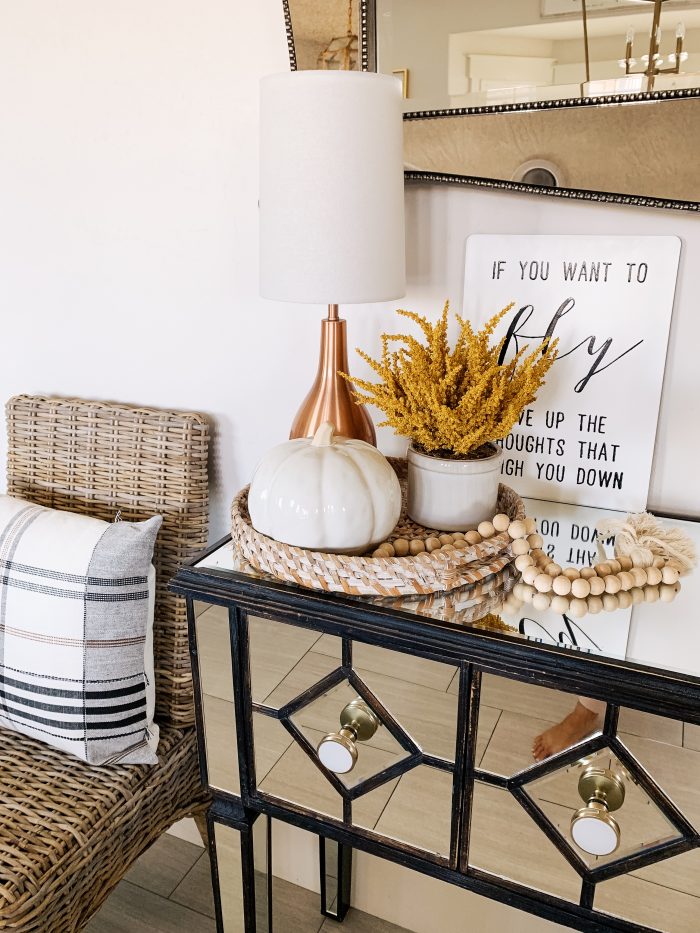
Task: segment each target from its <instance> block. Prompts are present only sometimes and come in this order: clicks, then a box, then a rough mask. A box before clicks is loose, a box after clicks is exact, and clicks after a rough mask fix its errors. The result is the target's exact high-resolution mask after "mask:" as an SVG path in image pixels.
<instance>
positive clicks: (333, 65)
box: [288, 0, 361, 71]
mask: <svg viewBox="0 0 700 933" xmlns="http://www.w3.org/2000/svg"><path fill="white" fill-rule="evenodd" d="M359 6H360V0H288V8H289V16H290V19H291V23H292V32H293V34H294V49H295V52H296V65H297V68H298V69H299V70H300V71H308V70H310V69H321V70H328V71H338V70H344V71H355V70H358V69H359V67H360V61H361V55H360V52H359V49H360V41H359V31H360V29H359Z"/></svg>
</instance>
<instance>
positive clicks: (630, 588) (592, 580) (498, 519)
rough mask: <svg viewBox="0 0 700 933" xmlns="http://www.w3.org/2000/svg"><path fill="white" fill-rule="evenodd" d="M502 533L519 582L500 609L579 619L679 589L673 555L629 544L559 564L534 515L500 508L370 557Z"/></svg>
mask: <svg viewBox="0 0 700 933" xmlns="http://www.w3.org/2000/svg"><path fill="white" fill-rule="evenodd" d="M505 531H507V532H508V535H509V537H510V539H511V545H510V549H511V551H512V553H513V556H514V558H515V561H514V563H515V567H516V569H517V570H518V571H519V572H520V573H521V581H520V582H518V583H516V584H515V586H514V587H513V590H512V591H511V592H510V593H509V594H508V596H507V598H506V600H505V602H504V605H503V608H504V610H505V611H506V612H518V611H519V610H520V609H521V608H522V606H523V604H524V603H532V605H533V606H534V608H535V609H539V610H545V609H551V610H552V611H554V612H557V613H559V614H562V615H563V614H568V615H570V616H571V618H573V619H581V618H583V616H585V615H586V614H587V613H591V614H592V615H596V614H598V613H599V612H614V610H616V609H627V608H629V607H630V606H633V605H639V603H643V602H647V603H654V602H656V601H661V602H671V601H672V600H673V599H675V598H676V596H677V594H678V592H679V590H680V587H681V585H680V582H679V580H680V576H681V572H682V571H683V569H684V568H683V564H682V563H681V562H680V561H677V560H674V559H668V560H666V559H664V558H663V557H660V556H653V555H651V558H650V553H651V552H649V551H648V550H647V549H645V548H633V549H632V550H631V551H630V553H629V554H628V555H622V556H619V557H615V558H613V559H611V560H605V561H602V562H601V563H598V564H596V565H595V566H594V567H582V568H580V569H579V568H578V567H564V568H562V567H560V566H559V564H557V563H555V562H554V561H553V560H552V559H551V557H550V556H549V555H548V554H546V553H545V551H544V550H543V549H542V546H543V543H544V542H543V540H542V536H541V535H539V534H538V533H537V524H536V522H535V520H534V519H533V518H525V519H518V520H517V521H511V520H510V519H509V518H508V516H507V515H506V514H505V513H503V512H499V513H498V515H494V517H493V519H492V520H491V521H483V522H481V523H480V524H479V526H478V529H477V530H472V531H466V532H462V531H455V532H452V533H450V534H441V535H438V536H432V537H430V538H426V539H425V540H424V539H423V538H411V539H408V538H397V539H396V540H395V541H393V543H389V542H388V541H385V542H384V543H383V544H380V545H379V547H378V548H377V549H376V550H375V551H374V552H373V554H372V556H373V557H394V556H396V557H407V556H409V555H410V556H412V557H415V558H417V559H421V555H425V557H426V558H427V555H428V554H431V553H433V552H434V551H439V550H441V551H445V552H447V551H456V550H457V551H458V550H462V549H464V548H467V547H472V546H473V545H475V544H480V543H481V542H482V541H485V540H488V539H489V538H492V537H493V536H494V535H496V534H501V533H503V532H505Z"/></svg>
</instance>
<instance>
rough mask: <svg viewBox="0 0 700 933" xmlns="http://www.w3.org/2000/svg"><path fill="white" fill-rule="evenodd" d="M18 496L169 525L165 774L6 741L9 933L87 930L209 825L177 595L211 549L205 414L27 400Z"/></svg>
mask: <svg viewBox="0 0 700 933" xmlns="http://www.w3.org/2000/svg"><path fill="white" fill-rule="evenodd" d="M6 412H7V428H8V472H7V485H8V493H10V494H11V495H14V496H19V497H21V498H25V499H30V500H32V501H34V502H37V503H40V504H41V505H46V506H51V507H55V508H60V509H66V510H69V511H71V512H83V513H88V514H90V515H94V516H96V517H98V518H102V519H106V520H112V519H113V518H114V517H115V513H116V512H117V510H121V514H122V517H123V518H124V519H126V520H129V519H140V518H144V517H147V516H150V515H153V514H155V513H159V514H161V515H162V516H163V519H164V521H163V527H162V529H161V531H160V534H159V537H158V543H157V546H156V553H155V556H154V563H155V566H156V571H157V599H156V617H155V639H154V640H155V666H156V696H157V711H156V719H157V721H158V723H159V725H160V729H161V739H160V745H159V750H158V758H159V763H158V765H155V766H152V767H144V766H125V765H122V766H112V767H94V766H90V765H87V764H84V763H82V762H81V761H79V760H77V759H74V758H72V757H70V756H68V755H66V754H64V753H62V752H58V751H55V750H54V749H52V748H49V747H48V746H46V745H43V744H41V743H39V742H36V741H34V740H32V739H30V738H26V737H24V736H21V735H19V734H17V733H15V732H11V731H8V730H4V729H0V742H1V744H0V930H18V931H23V933H25V931H26V933H29V931H32V933H34V931H36V933H71V931H75V930H80V929H81V928H82V927H83V926H84V925H85V923H86V922H87V921H88V919H89V918H90V916H91V915H92V914H93V913H94V912H95V911H96V910H97V908H98V907H99V906H100V904H101V903H102V902H103V901H104V899H105V898H106V897H107V895H108V894H109V893H110V891H111V890H112V889H113V888H114V887H115V885H116V884H117V883H118V881H119V880H120V879H121V878H122V877H123V875H124V873H125V872H126V871H127V869H128V868H129V866H130V865H131V864H132V863H133V862H134V860H135V859H136V858H137V857H138V856H139V855H140V854H141V853H142V852H143V851H144V850H145V849H147V848H148V846H150V845H151V843H152V842H154V841H155V840H156V839H157V838H158V837H159V836H160V835H161V834H162V833H163V832H164V831H165V830H166V829H167V828H168V827H169V826H171V825H172V824H173V823H174V822H176V821H177V820H179V819H181V818H183V817H186V816H195V817H198V816H201V814H202V813H203V811H204V810H205V809H206V805H207V801H206V798H205V796H204V794H203V791H202V790H201V787H200V782H199V771H198V767H197V752H196V741H195V730H194V704H193V694H192V678H191V673H190V666H189V652H188V641H187V620H186V610H185V606H184V604H183V602H182V600H180V599H179V598H177V597H175V596H174V595H173V594H171V593H169V592H168V589H167V587H168V581H169V580H170V579H171V577H172V576H173V574H174V572H175V570H176V569H177V567H178V565H179V564H180V563H182V561H184V560H186V559H187V558H189V557H190V556H191V555H192V554H193V553H195V552H196V551H198V550H200V549H201V548H202V547H203V546H204V545H205V544H206V535H207V520H208V487H207V451H208V441H209V431H208V425H207V423H206V421H205V420H204V418H202V417H201V416H200V415H196V414H183V413H178V412H169V411H153V410H146V409H137V408H131V407H128V406H124V405H111V404H109V405H107V404H101V403H98V402H87V401H80V400H75V399H47V398H34V397H28V396H19V397H16V398H13V399H11V400H10V401H9V402H8V404H7V409H6Z"/></svg>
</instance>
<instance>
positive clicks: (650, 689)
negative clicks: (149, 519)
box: [171, 539, 700, 933]
mask: <svg viewBox="0 0 700 933" xmlns="http://www.w3.org/2000/svg"><path fill="white" fill-rule="evenodd" d="M226 540H227V539H224V540H223V541H220V542H218V543H217V544H216V545H214V546H213V547H212V548H210V549H209V551H207V552H205V554H202V555H199V557H198V558H196V559H195V560H194V561H192V562H191V563H190V564H188V565H187V566H185V567H184V568H183V569H182V570H181V571H180V572H179V573H178V575H177V577H176V578H175V580H174V581H173V582H172V584H171V588H172V589H173V590H174V591H175V592H177V593H179V594H181V595H183V596H186V597H187V605H188V618H189V629H190V649H191V655H192V666H193V675H194V684H195V701H196V713H197V732H198V742H199V760H200V769H201V775H202V782H203V784H204V785H205V786H206V787H208V788H209V790H210V792H211V794H212V799H213V803H212V806H211V807H210V810H209V813H208V824H209V845H210V854H211V862H212V879H213V884H214V899H215V906H216V919H217V926H218V929H219V930H220V931H223V929H224V927H223V918H222V912H221V898H220V891H219V873H218V867H217V858H216V845H215V834H214V824H216V823H221V824H223V825H225V826H229V827H231V828H232V829H235V830H237V831H238V832H239V833H240V839H241V857H242V877H243V904H244V915H245V933H260V931H259V928H257V927H256V905H255V884H254V866H253V835H252V829H253V823H254V822H255V820H256V819H257V817H258V816H259V815H261V814H263V815H266V816H267V817H268V828H267V833H268V886H267V899H268V917H269V920H268V929H269V930H272V920H273V918H272V888H271V885H272V878H271V871H270V865H269V859H270V844H269V843H270V823H269V820H270V819H278V820H282V821H284V822H287V823H290V824H292V825H294V826H297V827H300V828H302V829H304V830H308V831H310V832H312V833H315V834H317V835H318V836H319V839H320V840H324V839H331V840H335V841H336V842H337V843H339V844H340V847H339V856H338V858H339V869H340V873H339V875H338V877H339V897H338V901H339V903H338V907H337V912H338V915H339V917H338V919H342V917H343V915H344V912H345V910H346V909H347V904H348V902H349V883H350V868H349V857H348V851H349V847H352V848H355V849H358V850H363V851H366V852H369V853H371V854H372V855H375V856H378V857H380V858H385V859H387V860H389V861H392V862H396V863H398V864H401V865H404V866H406V867H408V868H411V869H413V870H415V871H418V872H421V873H422V874H426V875H430V876H432V877H434V878H439V879H441V880H444V881H447V882H449V883H451V884H454V885H457V886H459V887H462V888H466V889H468V890H471V891H474V892H476V893H477V894H481V895H484V896H486V897H489V898H492V899H494V900H497V901H500V902H502V903H506V904H508V905H510V906H512V907H516V908H518V909H521V910H525V911H528V912H530V913H533V914H537V915H539V916H541V917H544V918H546V919H548V920H551V921H554V922H558V923H561V924H564V925H567V926H569V927H572V928H574V929H579V930H585V931H588V930H591V931H604V930H619V931H621V933H649V931H650V930H651V928H649V927H645V926H641V925H639V924H637V923H635V922H632V921H628V920H623V919H619V918H617V917H613V916H610V915H609V914H605V913H602V912H599V911H596V909H595V887H596V884H597V883H599V882H601V881H606V880H609V879H611V878H615V877H618V876H620V875H623V874H626V873H627V872H630V871H633V870H637V869H640V868H642V867H644V866H647V865H650V864H653V863H655V862H658V861H661V860H663V859H666V858H669V857H671V856H673V855H678V854H680V853H682V852H685V851H688V850H690V849H693V848H697V847H700V834H699V833H698V832H697V830H696V829H695V828H694V827H693V826H692V825H691V824H690V822H689V821H688V820H687V819H686V817H685V816H684V814H683V813H682V812H681V811H680V810H679V809H678V808H677V807H676V806H675V805H674V804H673V802H672V801H671V800H670V799H669V798H668V797H667V795H666V794H665V793H664V791H663V790H662V788H661V787H660V786H659V785H658V784H657V783H656V782H655V781H654V778H653V777H652V775H651V774H649V773H648V772H647V771H646V770H645V769H644V768H643V767H642V766H641V764H640V763H639V762H638V761H637V760H636V759H635V758H634V757H633V756H632V755H631V754H630V753H629V751H628V750H627V749H626V747H625V746H624V745H623V744H622V743H621V742H620V740H619V739H618V737H617V735H616V730H617V720H618V712H619V708H620V707H629V708H631V709H638V710H642V711H646V712H650V713H653V714H656V715H660V716H666V717H669V718H671V719H677V720H682V721H685V722H691V723H700V678H697V677H693V676H690V675H681V674H674V673H671V672H666V671H661V670H657V669H655V668H652V667H648V666H644V665H640V664H637V663H634V662H629V661H622V660H620V661H617V660H613V659H609V658H604V657H600V656H596V655H588V654H581V653H578V652H576V651H572V650H569V649H563V648H557V647H553V646H549V645H544V644H539V643H535V642H530V641H524V640H520V639H517V638H513V637H512V636H509V635H505V634H502V633H499V632H492V631H484V630H476V629H470V628H460V627H458V626H456V625H455V624H453V623H447V622H441V621H439V620H433V619H429V618H426V617H424V616H417V615H414V614H412V613H410V612H408V611H405V610H400V609H399V610H397V609H393V608H391V607H388V606H386V605H381V604H379V603H378V602H375V601H372V600H369V599H367V600H360V599H356V598H352V597H343V596H337V595H334V594H326V593H320V592H316V591H311V590H302V589H301V588H298V587H293V586H288V585H285V584H283V583H277V582H275V581H271V580H268V579H264V580H263V579H257V578H255V577H253V576H249V575H246V574H243V573H235V572H231V571H226V570H219V569H216V568H212V567H197V566H195V564H196V563H198V562H199V561H201V560H202V559H203V558H204V557H205V556H207V555H208V554H210V553H213V552H214V551H215V550H217V549H218V548H220V547H221V546H222V545H224V544H225V543H226ZM195 601H202V602H205V603H209V604H213V605H220V606H224V607H226V608H227V609H228V617H229V630H230V642H231V658H232V673H233V697H234V713H235V718H236V733H237V742H238V767H239V776H240V796H239V795H235V794H232V793H226V792H224V791H221V790H219V789H217V788H213V787H211V786H210V784H209V780H208V772H207V758H206V748H205V730H204V721H203V710H202V703H201V690H200V683H201V681H200V669H199V659H198V652H197V638H196V629H195V615H194V602H195ZM249 613H250V614H251V615H254V616H257V617H262V618H268V619H271V620H274V621H277V622H283V623H287V624H289V625H293V626H298V627H301V628H307V629H312V630H314V631H316V632H319V633H323V634H330V635H335V636H337V637H339V638H340V639H341V640H342V646H343V648H342V659H341V663H340V665H339V667H338V668H337V669H336V670H335V671H333V672H331V674H329V675H327V676H326V677H324V678H323V680H322V681H320V682H319V683H318V684H316V685H314V686H313V687H311V688H309V689H307V690H306V691H304V693H303V694H302V695H301V696H300V697H298V698H297V699H296V700H293V701H292V702H291V703H288V704H286V705H285V706H284V707H282V708H281V709H272V708H270V707H266V706H264V705H263V704H258V703H254V702H253V699H252V695H251V683H250V662H249V650H248V647H249V646H248V614H249ZM353 641H358V642H363V643H366V644H369V645H376V646H380V647H383V648H387V649H390V650H395V651H400V652H404V653H408V654H411V655H416V656H419V657H422V658H428V659H431V660H434V661H439V662H442V663H445V664H451V665H454V666H456V667H457V668H458V669H459V693H458V717H457V741H456V748H455V754H454V760H453V761H446V760H443V759H441V758H437V757H435V756H431V755H427V754H425V753H424V752H423V751H422V750H421V749H420V748H418V747H417V746H416V745H415V743H413V742H412V740H409V741H408V742H406V741H402V738H401V736H402V732H401V727H400V724H398V723H395V721H394V720H393V717H391V714H390V713H389V711H388V710H386V709H385V708H384V707H383V706H382V705H381V702H380V701H379V699H378V698H377V697H376V696H375V695H374V694H373V693H372V691H371V690H370V689H369V688H368V687H367V686H366V685H365V684H364V683H363V682H362V680H361V679H360V678H359V676H358V675H357V674H356V672H355V671H354V669H353V666H352V643H353ZM484 673H488V674H493V675H497V676H501V677H507V678H511V679H514V680H520V681H525V682H528V683H532V684H537V685H539V686H543V687H549V688H552V689H560V690H565V691H567V692H570V693H574V694H582V695H584V696H589V697H593V698H596V699H600V700H603V701H605V702H606V703H607V712H606V716H605V722H604V726H603V730H602V733H600V734H597V735H595V736H593V737H592V738H590V739H588V740H585V741H584V742H581V743H579V744H577V745H576V746H574V747H572V748H570V749H567V750H565V751H564V752H561V753H559V754H557V755H554V756H552V757H551V758H548V759H546V760H545V761H544V762H541V763H538V764H534V765H532V766H531V767H529V768H526V769H525V770H523V771H521V772H518V773H517V774H515V775H513V776H511V777H503V776H501V775H498V774H495V773H491V772H488V771H484V770H479V769H477V768H476V766H475V752H476V739H477V727H478V719H479V703H480V688H481V678H482V675H483V674H484ZM343 680H347V681H348V682H349V683H350V684H351V685H352V686H353V687H354V688H355V689H356V690H357V691H358V693H359V694H360V695H361V696H362V697H363V699H365V700H366V701H367V702H369V704H370V705H371V706H373V708H374V709H375V711H376V712H378V713H379V715H380V718H381V720H382V722H383V724H384V725H387V727H388V728H389V730H390V731H391V732H392V734H394V735H395V737H396V738H397V740H398V741H399V742H400V744H402V745H403V747H404V749H405V751H406V757H405V758H403V759H402V760H401V761H400V762H399V763H398V764H395V765H392V766H391V767H390V768H387V769H385V770H384V771H382V772H380V773H379V774H377V775H373V776H372V777H370V778H367V779H365V780H364V781H362V782H361V784H359V785H356V786H354V787H352V788H347V787H346V786H345V785H344V784H343V783H342V782H341V781H340V780H339V779H338V778H337V776H336V775H334V774H333V773H332V772H330V771H328V770H327V769H326V768H324V766H323V765H322V764H321V762H320V761H319V759H318V756H317V755H316V753H315V750H314V749H313V748H312V746H311V745H310V744H309V743H308V740H306V739H305V737H304V736H303V735H302V734H301V732H300V730H299V729H298V727H296V726H295V724H294V723H293V721H292V720H291V719H290V718H289V717H290V716H291V715H292V713H293V712H294V710H295V709H297V708H299V707H300V706H301V705H304V704H305V703H307V702H310V701H311V700H312V699H314V698H315V697H317V696H321V695H322V694H323V693H324V692H325V691H326V690H328V689H330V688H331V687H332V686H334V685H335V684H337V683H340V682H342V681H343ZM254 712H255V713H262V714H263V715H268V716H271V717H273V718H275V719H278V720H279V721H280V722H281V724H282V725H283V726H284V727H285V728H286V729H287V731H288V732H290V734H291V735H293V737H294V738H295V739H296V740H297V742H298V743H299V744H300V745H301V747H302V749H303V750H304V751H306V752H307V754H308V755H309V758H310V759H311V760H312V761H313V762H314V764H315V765H316V767H318V768H319V769H320V770H321V771H322V772H323V774H324V775H325V776H326V778H327V779H328V780H329V781H330V782H331V784H332V785H333V786H334V787H335V788H336V790H337V791H338V793H339V794H340V795H341V796H342V798H343V819H342V820H338V819H334V818H331V817H329V816H325V815H320V814H316V813H314V812H311V811H309V810H308V809H306V808H304V807H301V806H298V805H295V804H294V803H291V802H290V801H288V800H282V799H280V798H277V797H274V796H272V795H270V794H268V793H265V792H262V791H261V790H260V789H259V788H258V787H257V784H256V777H255V753H254V736H253V713H254ZM603 748H607V749H610V751H611V752H612V753H613V754H615V755H616V756H617V757H618V759H619V760H620V761H621V762H622V764H623V765H624V766H625V767H626V768H627V770H628V771H629V772H631V774H632V776H633V778H634V780H635V781H636V782H637V783H638V784H639V785H640V787H641V788H642V789H643V790H644V791H645V792H646V793H647V794H648V796H649V797H650V798H651V800H652V801H653V802H654V803H655V804H656V805H657V806H658V807H659V809H660V810H661V811H662V812H663V814H664V815H665V817H666V818H667V820H668V821H669V822H670V823H671V824H672V825H673V826H674V828H675V830H676V831H677V833H678V837H677V838H675V839H672V840H670V841H666V842H661V843H659V844H657V845H655V846H653V847H651V848H647V849H644V850H643V851H640V852H637V853H634V854H632V855H629V856H626V857H623V858H618V859H615V860H614V861H611V862H607V863H606V864H604V865H602V866H600V867H595V868H590V867H588V866H587V864H586V863H585V862H584V861H583V859H582V858H581V857H580V856H579V855H578V854H577V853H576V851H575V850H574V849H573V847H570V846H569V845H568V844H567V843H566V842H565V841H564V839H563V837H562V836H561V835H560V833H559V831H558V830H557V829H556V827H555V826H554V825H553V824H552V823H551V821H550V820H549V819H548V817H547V816H546V815H545V813H544V812H543V810H542V809H541V808H540V807H539V806H538V805H537V803H536V802H535V801H534V799H533V798H532V797H531V796H530V795H528V793H527V786H528V785H529V784H530V783H531V782H533V781H535V780H538V779H540V778H542V777H544V776H545V775H548V774H550V773H552V772H554V771H556V770H559V769H560V768H562V767H565V766H567V765H570V764H573V763H574V762H576V761H578V760H580V759H581V758H582V757H585V756H586V755H589V754H592V753H594V752H597V751H600V750H602V749H603ZM417 764H426V765H429V766H431V767H434V768H440V769H443V770H446V771H450V772H452V774H453V779H452V805H451V838H450V854H449V858H444V857H441V856H439V855H435V854H433V853H430V852H426V851H424V850H422V849H418V848H416V847H413V846H411V845H408V844H405V843H402V842H399V841H397V840H395V839H393V838H388V837H385V836H382V835H380V834H378V833H376V832H374V831H371V830H368V829H363V828H361V827H358V826H355V825H352V801H353V799H356V798H357V797H358V796H360V795H361V794H363V793H367V792H368V791H369V790H372V789H374V788H376V787H377V786H379V785H380V784H382V783H384V782H385V781H387V780H391V779H392V778H395V777H396V776H398V775H400V774H403V773H405V772H406V771H408V770H409V769H410V768H412V767H415V766H416V765H417ZM476 782H483V783H486V784H491V785H495V786H497V787H500V788H503V789H504V790H507V791H509V792H510V793H511V794H512V795H513V796H514V797H515V799H516V800H517V801H518V802H519V803H520V804H521V805H522V806H523V808H524V809H525V810H526V811H527V812H528V813H529V815H530V816H531V817H532V819H533V820H534V821H535V823H536V824H537V825H538V826H539V828H540V829H541V831H542V832H543V833H544V834H545V835H546V836H547V838H548V839H549V840H550V841H551V842H552V843H553V844H554V845H555V846H556V848H557V849H558V850H559V852H560V853H561V854H562V856H563V857H564V858H565V859H566V861H567V862H568V863H569V864H570V865H571V867H572V868H573V869H574V870H575V871H576V872H577V873H578V875H579V876H580V878H581V891H580V898H579V903H578V904H573V903H570V902H568V901H566V900H564V899H562V898H559V897H556V896H553V895H550V894H547V893H544V892H540V891H537V890H534V889H531V888H528V887H527V886H525V885H523V884H519V883H516V882H513V881H509V880H507V879H504V878H502V877H500V876H498V875H495V874H492V873H490V872H487V871H484V870H482V869H479V868H476V867H474V866H473V865H471V864H470V863H469V838H470V824H471V805H472V798H473V789H474V786H475V783H476ZM324 856H325V849H324V846H323V841H321V861H322V864H323V859H324ZM322 894H323V895H324V896H323V899H322V909H323V911H324V912H326V913H328V914H329V915H331V916H333V915H334V914H331V913H330V911H329V909H328V904H327V903H326V898H325V892H324V890H323V879H322ZM227 933H229V931H227Z"/></svg>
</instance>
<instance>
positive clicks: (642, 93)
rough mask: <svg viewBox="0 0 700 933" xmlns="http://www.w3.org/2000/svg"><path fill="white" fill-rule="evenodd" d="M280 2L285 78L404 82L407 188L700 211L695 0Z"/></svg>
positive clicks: (699, 24) (698, 0)
mask: <svg viewBox="0 0 700 933" xmlns="http://www.w3.org/2000/svg"><path fill="white" fill-rule="evenodd" d="M283 7H284V13H285V20H286V24H287V35H288V41H289V47H290V61H291V65H292V67H293V68H301V69H307V68H317V67H328V66H329V65H328V64H326V61H325V60H324V59H323V58H322V56H323V55H324V54H325V55H326V57H327V60H328V61H329V64H330V67H337V66H338V63H339V61H340V59H341V58H342V54H345V53H341V55H338V54H337V53H336V51H335V50H337V49H338V48H342V47H350V48H349V54H348V55H346V57H345V59H344V61H345V62H346V63H347V67H353V68H362V69H364V70H368V69H369V70H375V69H376V70H379V71H383V72H385V73H393V74H396V75H397V76H398V77H399V78H400V79H401V81H402V87H403V91H404V98H405V108H404V109H405V127H404V128H405V163H406V175H407V179H409V180H417V181H422V182H435V183H451V184H467V185H474V186H481V187H497V188H505V189H510V190H516V191H525V192H529V193H536V194H541V195H545V196H550V197H565V198H578V199H584V200H591V201H599V202H601V201H602V202H616V203H624V204H634V205H640V206H644V207H658V208H666V209H668V208H670V209H676V210H684V211H697V210H698V209H700V172H698V171H697V168H696V159H697V155H696V154H697V152H698V151H699V149H700V0H494V2H493V3H490V4H484V3H481V2H480V0H431V2H430V3H428V2H426V0H284V4H283ZM353 43H355V45H354V48H355V49H356V51H355V52H353V49H352V47H351V46H352V45H353Z"/></svg>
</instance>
